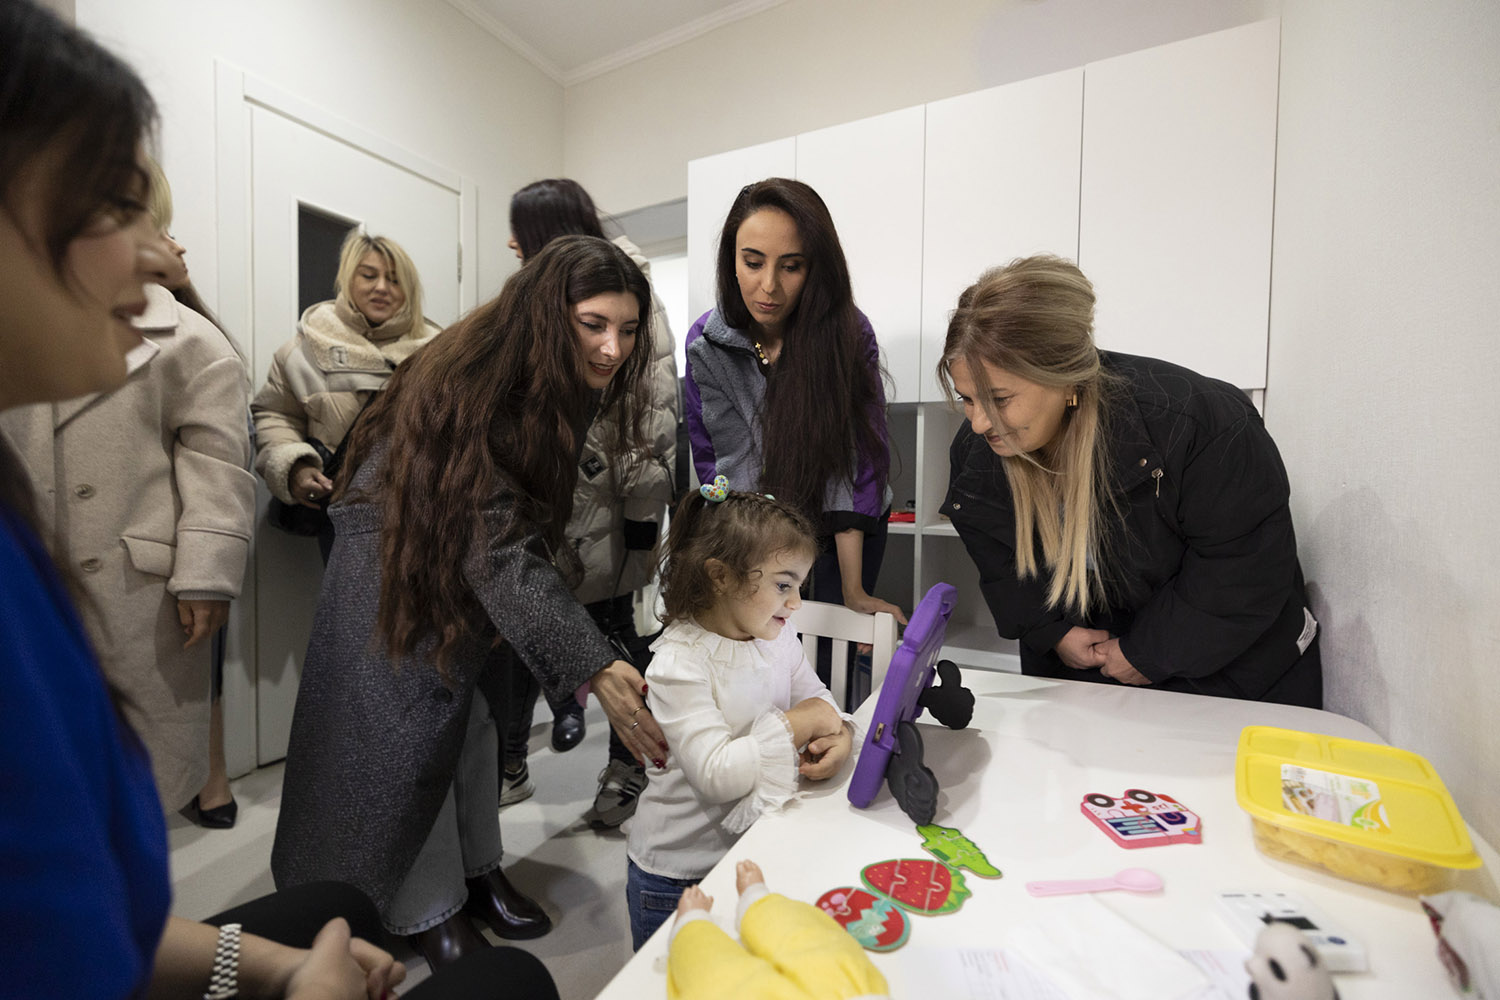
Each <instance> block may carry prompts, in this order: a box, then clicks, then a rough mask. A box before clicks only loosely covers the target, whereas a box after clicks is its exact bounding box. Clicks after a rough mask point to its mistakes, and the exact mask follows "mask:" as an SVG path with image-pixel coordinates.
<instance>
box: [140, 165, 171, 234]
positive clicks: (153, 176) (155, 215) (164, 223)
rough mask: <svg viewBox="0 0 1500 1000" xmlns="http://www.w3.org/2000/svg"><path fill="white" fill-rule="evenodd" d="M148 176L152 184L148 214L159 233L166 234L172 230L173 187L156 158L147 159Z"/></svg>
mask: <svg viewBox="0 0 1500 1000" xmlns="http://www.w3.org/2000/svg"><path fill="white" fill-rule="evenodd" d="M146 176H147V178H148V179H149V180H150V182H151V188H150V190H149V191H148V192H147V193H146V214H147V215H149V216H151V222H152V223H153V224H154V225H155V226H156V230H157V232H161V233H165V232H166V231H167V230H169V229H171V228H172V185H170V184H168V183H167V175H166V174H165V173H163V172H162V169H161V164H160V163H157V162H156V157H154V156H147V157H146Z"/></svg>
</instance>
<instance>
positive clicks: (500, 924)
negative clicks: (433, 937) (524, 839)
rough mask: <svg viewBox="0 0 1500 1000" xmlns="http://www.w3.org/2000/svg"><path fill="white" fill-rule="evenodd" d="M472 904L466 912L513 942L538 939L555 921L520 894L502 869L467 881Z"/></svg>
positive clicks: (532, 901) (465, 881) (465, 908)
mask: <svg viewBox="0 0 1500 1000" xmlns="http://www.w3.org/2000/svg"><path fill="white" fill-rule="evenodd" d="M464 884H465V885H467V886H468V887H469V901H468V902H467V903H465V904H464V912H466V913H468V914H470V915H471V916H473V917H474V918H475V919H477V920H483V921H484V922H485V923H487V924H489V927H490V930H492V931H494V932H495V933H496V934H497V935H498V936H500V937H502V938H506V939H507V940H511V941H524V940H526V939H528V938H538V937H541V936H542V935H543V934H546V933H547V932H548V931H550V930H551V929H552V919H551V918H550V917H548V916H547V914H546V912H545V911H544V910H543V909H542V908H541V907H540V906H538V905H537V903H536V901H535V900H533V899H530V898H528V897H527V896H524V895H522V894H521V891H520V890H519V889H517V888H516V887H515V886H513V885H511V884H510V879H508V878H506V877H505V873H504V872H503V871H501V870H500V869H499V868H496V869H494V870H493V871H489V872H486V873H485V874H483V875H481V876H479V877H478V878H468V879H464Z"/></svg>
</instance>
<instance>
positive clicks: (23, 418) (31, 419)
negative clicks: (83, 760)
mask: <svg viewBox="0 0 1500 1000" xmlns="http://www.w3.org/2000/svg"><path fill="white" fill-rule="evenodd" d="M153 201H154V202H156V204H160V202H159V201H156V199H153ZM153 208H155V205H153ZM158 233H159V240H160V243H161V245H160V246H159V247H155V248H152V249H153V250H154V251H156V259H157V261H158V267H160V268H162V269H167V268H170V267H171V266H172V262H173V261H174V260H176V255H175V254H173V253H172V252H171V251H170V250H169V249H167V247H166V244H165V235H166V227H165V225H163V224H161V222H160V221H158ZM158 277H159V278H162V279H163V280H165V279H166V275H165V274H164V273H162V274H159V275H158ZM146 297H147V301H148V305H147V308H146V311H145V313H144V314H143V315H141V316H139V317H138V318H137V319H136V320H135V321H134V325H135V327H136V329H137V330H139V331H140V333H141V334H142V342H141V343H140V344H139V345H137V346H136V347H135V348H134V349H133V350H131V351H130V353H129V354H128V355H126V365H127V368H128V369H129V376H128V378H127V380H126V382H125V384H124V385H122V386H121V387H120V388H118V389H115V390H113V391H112V392H107V393H99V394H95V395H91V396H82V397H80V398H78V399H72V400H68V401H67V402H63V403H45V404H37V405H33V406H26V407H20V408H17V409H13V410H7V411H6V412H5V413H4V414H3V415H0V430H3V432H4V433H5V434H6V435H7V436H8V437H9V438H10V441H11V443H12V444H13V446H14V447H15V449H16V451H17V452H18V453H19V454H20V455H21V456H22V459H23V460H24V462H25V464H26V466H27V471H28V472H29V473H30V475H31V478H32V481H33V485H34V486H35V487H36V493H37V497H38V510H39V512H40V515H41V520H42V522H43V525H44V528H45V533H46V535H47V538H48V541H49V543H50V544H51V546H52V550H53V555H54V557H55V558H56V560H57V562H58V563H59V564H60V565H62V566H64V567H66V568H67V569H68V570H69V571H70V572H71V573H72V577H73V581H74V584H75V585H76V587H77V592H78V595H79V598H80V600H79V603H80V610H81V611H82V613H83V619H84V625H85V627H86V628H87V630H88V633H89V636H90V637H91V638H92V639H93V640H94V644H95V646H96V648H97V649H98V651H99V658H100V661H101V663H102V665H103V667H104V673H105V676H106V678H107V679H108V680H109V683H110V684H111V686H113V687H114V688H115V690H116V691H117V692H118V693H119V695H120V698H119V702H120V704H121V706H122V708H123V710H124V713H125V716H126V718H127V719H128V720H129V722H130V724H131V725H132V727H134V729H135V730H136V732H137V733H139V734H140V736H141V739H142V740H143V741H144V742H145V744H146V748H147V750H148V751H150V754H151V768H152V771H153V773H154V775H155V777H156V786H157V789H158V791H159V792H160V794H161V799H162V805H163V807H164V808H165V809H167V810H168V811H175V810H177V809H180V808H182V807H183V806H185V805H187V804H188V803H189V802H190V801H192V800H193V798H194V796H195V795H196V794H197V792H198V790H199V789H200V788H202V787H203V784H204V781H205V780H206V779H207V778H208V734H209V647H210V643H209V641H208V640H209V638H210V637H211V636H212V635H213V633H214V631H215V630H216V629H218V627H219V626H220V625H222V624H224V622H225V620H226V619H227V618H228V613H229V612H228V609H229V600H230V599H231V598H233V597H237V596H239V592H240V580H241V578H242V577H243V576H244V572H245V557H246V554H247V552H248V551H249V545H250V532H251V526H252V524H253V523H254V516H255V480H254V478H253V477H252V476H251V475H250V473H249V471H247V467H248V465H249V460H250V434H249V429H248V427H247V426H246V424H245V407H246V405H247V404H248V401H249V400H248V395H249V388H248V387H249V380H248V377H247V375H246V373H245V367H244V364H243V362H242V361H241V360H240V357H239V354H238V353H237V352H236V351H235V348H234V346H233V345H232V344H231V343H230V342H229V340H228V338H227V337H226V336H225V335H224V334H223V333H222V332H221V331H220V330H219V329H218V327H216V326H214V325H213V324H212V323H210V322H209V321H208V320H207V319H204V318H203V317H202V316H200V315H198V314H197V313H195V312H193V311H192V310H191V309H188V308H187V307H185V306H182V305H179V304H178V302H177V301H176V299H174V298H173V297H172V293H171V292H169V291H167V290H166V289H165V288H163V287H161V286H160V285H147V286H146Z"/></svg>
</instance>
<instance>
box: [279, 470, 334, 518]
mask: <svg viewBox="0 0 1500 1000" xmlns="http://www.w3.org/2000/svg"><path fill="white" fill-rule="evenodd" d="M287 489H288V490H289V491H290V492H291V494H292V499H293V500H295V501H297V502H298V503H300V504H301V505H302V506H304V507H311V508H312V509H313V510H321V509H322V506H321V504H320V503H319V501H322V500H327V499H328V495H329V494H330V493H332V492H333V480H332V479H329V478H328V477H327V476H325V475H323V470H322V469H319V468H318V467H317V466H315V465H309V464H304V463H301V462H299V463H297V466H296V467H295V468H293V469H292V474H291V476H290V477H289V478H288V479H287Z"/></svg>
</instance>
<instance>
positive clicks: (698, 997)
mask: <svg viewBox="0 0 1500 1000" xmlns="http://www.w3.org/2000/svg"><path fill="white" fill-rule="evenodd" d="M851 940H852V939H851ZM719 997H735V998H737V1000H738V998H744V1000H814V998H813V997H810V996H808V994H807V993H805V992H804V991H803V990H802V989H801V988H800V987H798V986H796V985H795V984H793V983H792V982H791V981H790V980H788V979H787V978H785V977H784V976H782V975H781V973H779V972H777V971H776V967H775V966H774V965H772V964H771V963H770V962H767V961H766V960H765V959H763V958H756V957H755V956H754V955H752V954H750V953H749V952H747V951H746V950H745V949H744V948H741V947H740V945H739V942H737V941H735V940H734V938H732V937H730V936H729V935H728V934H725V933H724V930H723V928H721V927H719V925H718V924H715V923H714V922H713V921H711V920H694V921H693V922H692V923H689V924H686V925H685V926H683V928H682V929H681V930H679V931H678V932H677V933H676V934H675V935H674V936H673V938H672V944H671V947H670V950H669V951H668V953H667V1000H709V998H719Z"/></svg>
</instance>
